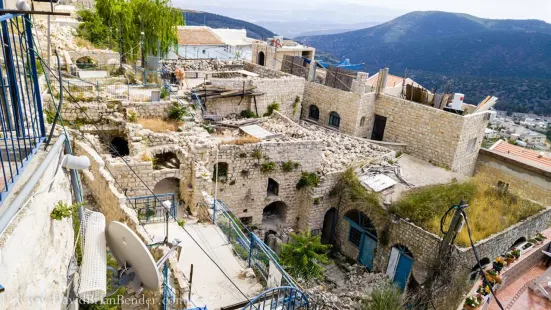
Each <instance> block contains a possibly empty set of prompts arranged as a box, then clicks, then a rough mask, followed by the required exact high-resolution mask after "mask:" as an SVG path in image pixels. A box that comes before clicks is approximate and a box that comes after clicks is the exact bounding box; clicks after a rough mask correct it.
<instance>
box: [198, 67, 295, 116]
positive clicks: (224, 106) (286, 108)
mask: <svg viewBox="0 0 551 310" xmlns="http://www.w3.org/2000/svg"><path fill="white" fill-rule="evenodd" d="M247 67H248V68H251V69H252V70H253V71H258V72H264V73H261V74H263V75H265V76H267V77H264V78H211V79H210V82H211V83H212V85H214V86H220V87H228V88H233V89H241V88H243V85H245V87H255V89H254V91H255V92H258V93H263V95H260V96H257V97H256V105H255V104H254V101H253V98H245V99H244V100H243V101H242V102H241V104H239V102H240V101H241V100H240V99H241V98H239V100H237V99H234V98H231V99H228V98H221V99H216V100H215V101H214V104H212V105H211V107H209V100H207V103H206V105H207V110H208V109H213V110H214V111H220V112H222V113H227V112H230V113H237V114H238V113H239V112H241V111H242V110H246V109H250V110H251V111H258V114H259V115H260V116H262V115H263V114H264V113H266V110H267V108H268V105H270V104H272V103H274V102H277V103H279V111H280V112H281V114H283V115H285V116H287V117H289V118H291V119H292V120H294V121H296V122H298V120H299V119H300V111H301V102H302V96H303V94H304V82H305V80H304V79H303V78H299V77H296V76H293V75H288V74H285V73H282V72H277V71H273V70H268V69H266V68H263V67H261V66H257V65H254V64H250V63H248V64H247ZM266 72H268V73H266ZM280 74H282V75H280ZM272 76H275V77H272ZM297 98H298V101H297ZM226 115H227V114H223V115H220V116H222V117H224V116H226Z"/></svg>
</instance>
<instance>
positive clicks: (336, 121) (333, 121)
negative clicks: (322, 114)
mask: <svg viewBox="0 0 551 310" xmlns="http://www.w3.org/2000/svg"><path fill="white" fill-rule="evenodd" d="M328 125H329V126H331V127H335V128H339V127H340V126H341V116H340V115H339V113H337V112H335V111H331V113H329V124H328Z"/></svg>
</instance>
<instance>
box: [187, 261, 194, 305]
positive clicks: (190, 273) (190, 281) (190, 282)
mask: <svg viewBox="0 0 551 310" xmlns="http://www.w3.org/2000/svg"><path fill="white" fill-rule="evenodd" d="M192 283H193V264H191V269H190V270H189V292H188V295H187V299H188V300H190V301H191V284H192Z"/></svg>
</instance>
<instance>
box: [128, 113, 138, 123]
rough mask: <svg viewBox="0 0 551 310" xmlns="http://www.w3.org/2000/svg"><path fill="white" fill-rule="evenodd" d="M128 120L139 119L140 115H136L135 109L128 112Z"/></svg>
mask: <svg viewBox="0 0 551 310" xmlns="http://www.w3.org/2000/svg"><path fill="white" fill-rule="evenodd" d="M128 121H129V122H131V123H135V122H137V121H138V115H136V112H135V111H129V112H128Z"/></svg>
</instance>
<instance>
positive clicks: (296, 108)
mask: <svg viewBox="0 0 551 310" xmlns="http://www.w3.org/2000/svg"><path fill="white" fill-rule="evenodd" d="M299 103H300V97H299V96H297V97H296V98H295V101H294V102H293V115H296V114H297V111H298V104H299Z"/></svg>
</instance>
